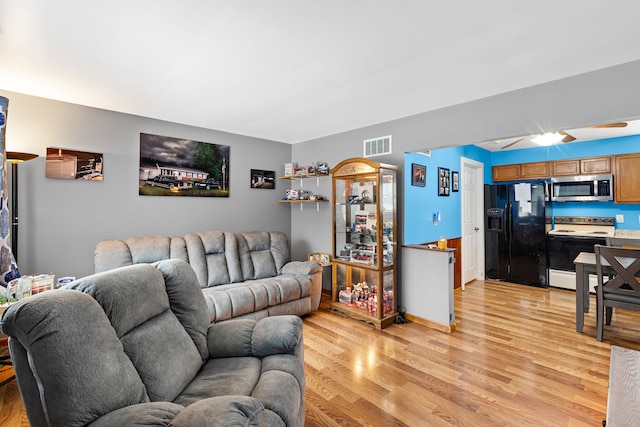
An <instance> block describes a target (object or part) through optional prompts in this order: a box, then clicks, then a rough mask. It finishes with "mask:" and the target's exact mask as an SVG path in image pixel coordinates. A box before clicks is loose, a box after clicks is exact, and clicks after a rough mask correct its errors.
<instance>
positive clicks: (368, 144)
mask: <svg viewBox="0 0 640 427" xmlns="http://www.w3.org/2000/svg"><path fill="white" fill-rule="evenodd" d="M383 154H391V135H387V136H381V137H379V138H373V139H366V140H365V141H364V157H373V156H381V155H383Z"/></svg>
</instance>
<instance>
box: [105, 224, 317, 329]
mask: <svg viewBox="0 0 640 427" xmlns="http://www.w3.org/2000/svg"><path fill="white" fill-rule="evenodd" d="M166 259H179V260H182V261H186V262H187V263H189V264H190V265H191V267H192V268H193V270H194V271H195V273H196V277H197V279H198V283H199V284H200V288H201V290H202V293H203V294H204V296H205V300H206V303H207V307H208V313H209V321H210V323H219V322H223V321H226V320H230V319H240V318H245V319H246V318H249V319H255V320H257V319H262V318H265V317H268V316H273V315H284V314H292V315H297V316H301V315H303V314H307V313H310V312H312V311H315V310H317V309H318V306H319V304H320V296H321V292H322V270H321V265H320V264H319V263H316V262H309V261H291V262H290V261H289V243H288V240H287V236H286V235H285V234H284V233H282V232H273V231H271V232H267V231H251V232H240V233H234V232H229V231H205V232H200V233H190V234H186V235H185V236H181V237H168V236H147V237H132V238H128V239H125V240H103V241H101V242H98V244H97V245H96V249H95V254H94V263H95V266H94V267H95V272H96V273H100V272H103V271H108V270H112V269H114V268H118V267H123V266H128V265H133V264H143V263H145V264H146V263H154V262H157V261H161V260H166Z"/></svg>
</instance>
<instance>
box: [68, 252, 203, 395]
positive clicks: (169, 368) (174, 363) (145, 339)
mask: <svg viewBox="0 0 640 427" xmlns="http://www.w3.org/2000/svg"><path fill="white" fill-rule="evenodd" d="M164 266H165V269H166V268H170V267H171V266H174V267H175V268H182V269H184V270H190V269H191V267H189V265H188V264H186V263H185V262H183V261H179V260H167V261H165V264H164ZM182 278H188V275H187V274H183V275H182ZM180 286H181V287H182V288H183V291H184V292H186V293H187V295H188V294H189V293H190V291H189V287H191V288H192V289H191V293H196V294H197V292H199V289H200V288H199V286H198V283H197V280H196V278H195V275H192V276H191V280H184V281H183V283H181V285H180ZM67 287H69V288H70V289H76V290H79V291H82V292H85V293H87V294H89V295H91V296H92V297H93V298H95V299H96V300H97V301H98V303H100V305H102V307H103V308H104V311H105V313H106V314H107V316H108V317H109V320H110V321H111V324H112V325H113V329H115V331H116V334H117V335H118V337H119V338H120V340H121V342H122V345H123V347H124V351H125V353H126V354H127V355H128V356H129V358H130V359H131V360H132V361H133V364H134V366H135V368H136V370H137V371H138V373H139V375H140V378H141V379H142V381H143V383H144V384H145V387H146V389H147V393H148V395H149V399H150V400H151V401H162V400H168V401H171V400H173V399H174V398H175V397H176V396H177V395H178V394H179V393H180V392H181V391H182V389H183V388H184V387H185V386H186V385H187V384H188V383H189V382H190V381H191V380H192V379H193V378H194V377H195V375H196V374H197V372H198V371H199V370H200V367H201V366H202V363H203V358H202V353H201V349H200V348H198V345H197V344H196V343H195V342H194V341H193V339H192V338H191V335H189V332H188V331H187V330H186V329H185V327H184V326H183V325H182V323H181V322H180V320H179V319H178V317H177V316H176V314H175V313H174V312H173V311H172V310H171V306H170V303H169V296H168V295H167V288H166V287H165V280H164V276H163V273H162V272H161V271H160V270H158V269H156V268H155V267H153V266H151V265H149V264H138V265H133V266H129V267H123V268H119V269H116V270H111V271H107V272H104V273H98V274H94V275H93V276H88V277H85V278H83V279H79V280H77V281H75V282H72V283H71V284H69V285H67ZM172 292H177V289H174V290H172ZM200 299H201V303H202V306H201V308H200V309H199V312H200V315H201V316H203V318H204V319H206V317H207V315H206V309H205V308H204V300H202V296H201V295H200ZM196 311H198V310H197V309H196ZM200 345H202V343H200ZM207 354H208V353H207Z"/></svg>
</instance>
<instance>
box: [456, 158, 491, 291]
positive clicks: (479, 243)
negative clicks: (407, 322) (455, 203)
mask: <svg viewBox="0 0 640 427" xmlns="http://www.w3.org/2000/svg"><path fill="white" fill-rule="evenodd" d="M467 168H473V169H476V171H477V178H478V179H476V183H475V185H476V189H475V190H476V191H475V194H476V200H475V206H476V207H477V208H476V209H475V212H470V213H471V214H472V215H475V222H476V224H477V226H478V232H477V236H476V237H477V238H476V272H477V276H476V277H474V278H471V279H468V278H466V277H462V290H464V288H465V284H466V283H468V282H470V281H471V280H474V279H480V280H484V277H485V271H484V163H482V162H479V161H477V160H473V159H470V158H467V157H463V156H461V157H460V171H461V172H460V173H461V176H460V183H461V185H462V183H466V182H467V180H466V176H465V174H466V172H467ZM467 204H468V203H466V202H465V198H464V197H461V198H460V230H461V231H462V230H464V219H465V218H466V216H465V213H466V212H467V210H468V209H471V208H472V207H473V206H467ZM462 234H463V242H462V245H463V246H464V244H465V242H464V233H462ZM462 270H463V272H464V269H462Z"/></svg>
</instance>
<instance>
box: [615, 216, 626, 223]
mask: <svg viewBox="0 0 640 427" xmlns="http://www.w3.org/2000/svg"><path fill="white" fill-rule="evenodd" d="M616 222H617V223H618V224H623V223H624V215H622V214H618V215H616Z"/></svg>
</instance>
